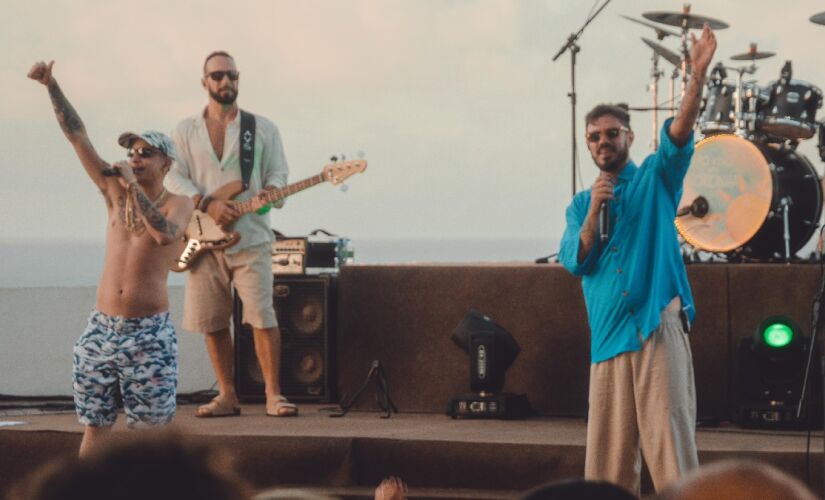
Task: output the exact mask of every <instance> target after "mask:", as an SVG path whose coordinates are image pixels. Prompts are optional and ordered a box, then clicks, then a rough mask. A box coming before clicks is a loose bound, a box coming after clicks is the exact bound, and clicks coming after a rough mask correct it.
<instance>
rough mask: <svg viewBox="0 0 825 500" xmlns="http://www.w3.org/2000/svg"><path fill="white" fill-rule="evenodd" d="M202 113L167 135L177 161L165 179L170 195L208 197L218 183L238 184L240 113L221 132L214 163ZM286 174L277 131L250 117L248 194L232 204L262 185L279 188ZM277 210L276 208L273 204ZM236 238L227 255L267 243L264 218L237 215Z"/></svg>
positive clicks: (269, 235)
mask: <svg viewBox="0 0 825 500" xmlns="http://www.w3.org/2000/svg"><path fill="white" fill-rule="evenodd" d="M203 115H204V114H203V113H199V114H197V115H194V116H191V117H189V118H187V119H185V120H183V121H181V122H180V123H179V124H178V126H177V127H176V128H175V130H174V131H172V140H174V141H175V147H176V148H177V158H176V160H175V162H174V163H173V165H172V168H171V169H170V170H169V173H168V174H167V175H166V179H165V180H164V185H165V187H166V188H167V189H168V190H169V191H171V192H173V193H176V194H180V195H183V196H188V197H190V198H191V197H193V196H195V195H197V194H201V195H206V194H209V193H212V192H213V191H215V190H216V189H218V188H219V187H221V186H223V185H224V184H226V183H228V182H231V181H236V180H241V162H240V154H239V151H240V149H239V144H240V137H239V135H240V127H241V113H240V112H238V114H237V115H236V116H235V119H234V120H232V122H230V123H229V124H228V125H227V127H226V135H225V137H224V142H223V144H224V147H223V158H221V159H218V156H217V154H215V149H214V148H213V147H212V142H211V141H210V139H209V131H208V130H207V128H206V120H205V119H204V116H203ZM288 174H289V166H288V165H287V163H286V156H285V155H284V148H283V144H282V143H281V134H280V133H279V132H278V127H276V126H275V124H274V123H272V122H271V121H269V120H267V119H266V118H264V117H262V116H260V115H257V114H256V115H255V161H254V163H253V167H252V175H251V176H250V179H249V189H247V190H246V191H244V192H243V193H241V194H239V195H238V196H236V197H235V199H236V200H245V199H247V198H251V197H252V196H254V195H255V193H257V192H258V191H260V190H261V189H263V187H264V186H276V187H279V188H281V187H284V186H285V185H286V182H287V175H288ZM279 208H280V205H279ZM234 230H235V231H238V232H239V233H240V235H241V239H240V241H239V242H238V243H237V244H235V245H233V246H232V247H230V248H227V249H226V252H227V253H234V252H237V251H240V250H243V249H244V248H249V247H251V246H254V245H259V244H261V243H265V242H272V229H271V228H270V224H269V213H266V214H263V215H260V214H257V213H254V212H253V213H249V214H245V215H242V216H241V217H240V218H239V219H238V220H237V221H235V224H234Z"/></svg>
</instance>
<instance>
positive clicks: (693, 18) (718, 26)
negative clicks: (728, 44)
mask: <svg viewBox="0 0 825 500" xmlns="http://www.w3.org/2000/svg"><path fill="white" fill-rule="evenodd" d="M642 17H644V18H645V19H650V20H651V21H653V22H656V23H661V24H667V25H670V26H678V27H680V28H681V27H682V25H683V24H685V25H686V26H687V27H688V28H692V29H697V30H698V29H702V28H703V27H704V26H705V23H708V26H710V28H711V29H714V30H722V29H725V28H727V27H728V23H726V22H723V21H719V20H718V19H713V18H710V17H707V16H698V15H696V14H685V13H683V12H645V13H644V14H642Z"/></svg>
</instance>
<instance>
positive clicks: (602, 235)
mask: <svg viewBox="0 0 825 500" xmlns="http://www.w3.org/2000/svg"><path fill="white" fill-rule="evenodd" d="M608 238H610V206H609V205H608V204H607V200H604V201H603V202H602V203H601V205H599V241H601V242H602V243H604V242H606V241H607V239H608Z"/></svg>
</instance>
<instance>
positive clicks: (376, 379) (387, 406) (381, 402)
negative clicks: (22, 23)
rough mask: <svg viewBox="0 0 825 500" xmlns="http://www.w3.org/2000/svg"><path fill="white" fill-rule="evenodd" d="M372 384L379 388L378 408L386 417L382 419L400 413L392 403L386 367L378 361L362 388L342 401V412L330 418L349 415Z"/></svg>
mask: <svg viewBox="0 0 825 500" xmlns="http://www.w3.org/2000/svg"><path fill="white" fill-rule="evenodd" d="M372 383H375V385H376V386H377V387H376V391H377V396H378V406H379V407H380V408H381V409H382V410H383V411H384V415H381V418H390V415H391V413H392V412H394V413H398V408H396V407H395V403H393V402H392V398H391V397H390V386H389V384H387V376H386V374H385V373H384V367H383V366H382V365H381V362H380V361H378V360H377V359H376V360H375V361H373V362H372V365H371V366H370V371H369V373H367V379H366V380H365V381H364V383H363V384H362V385H361V387H360V388H359V389H358V390H357V391H356V392H355V394H353V395H352V397H351V398H348V399H345V400H344V401H341V411H340V412H338V413H332V414H330V417H343V416H344V415H346V414H347V413H349V411H350V409H351V408H352V407H353V405H355V402H356V401H358V398H359V397H361V394H363V393H364V391H365V390H366V389H367V387H369V386H370V384H372Z"/></svg>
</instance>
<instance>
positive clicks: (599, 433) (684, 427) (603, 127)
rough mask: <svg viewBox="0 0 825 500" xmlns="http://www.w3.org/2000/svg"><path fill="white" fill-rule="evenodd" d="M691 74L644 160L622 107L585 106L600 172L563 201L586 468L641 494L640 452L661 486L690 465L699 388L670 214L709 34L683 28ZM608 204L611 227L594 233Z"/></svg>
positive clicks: (687, 151)
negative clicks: (582, 342) (633, 152)
mask: <svg viewBox="0 0 825 500" xmlns="http://www.w3.org/2000/svg"><path fill="white" fill-rule="evenodd" d="M691 38H692V42H693V45H692V48H691V56H690V57H691V63H692V73H691V76H690V82H689V84H688V87H687V89H686V92H685V95H684V97H683V98H682V103H681V107H680V109H679V113H678V114H677V116H676V118H675V119H672V120H668V121H667V122H666V123H665V124H664V127H663V128H662V131H661V144H660V146H659V149H658V151H657V152H656V153H655V154H653V155H650V156H648V157H647V158H646V159H645V160H644V162H642V164H641V166H637V165H636V164H635V163H634V162H633V161H632V160H630V159H629V157H628V151H629V149H630V145H631V144H632V143H633V131H632V130H631V129H630V117H629V115H628V114H627V110H626V108H621V107H617V106H611V105H604V104H603V105H599V106H596V107H595V108H594V109H593V110H592V111H591V112H590V113H588V115H587V117H586V119H585V122H586V127H587V133H586V137H587V144H588V148H589V149H590V154H591V155H592V157H593V161H594V162H595V163H596V166H597V167H598V168H599V169H600V170H601V172H600V174H599V177H598V178H597V179H596V181H595V182H594V183H593V186H592V187H591V189H590V190H588V191H583V192H580V193H578V194H577V195H576V196H575V197H574V199H573V201H572V202H571V203H570V206H568V208H567V214H566V216H567V228H566V229H565V233H564V236H563V238H562V242H561V251H560V260H561V262H562V264H563V265H564V266H565V268H567V269H568V270H569V271H570V272H571V273H573V274H575V275H577V276H582V289H583V291H584V298H585V302H586V304H587V313H588V320H589V323H590V329H591V362H592V364H591V368H590V396H589V414H588V425H587V452H586V458H585V478H587V479H600V480H607V481H611V482H614V483H616V484H619V485H620V486H623V487H625V488H627V489H628V490H629V491H631V492H633V493H636V494H637V495H638V493H639V483H640V480H639V479H640V472H641V455H640V450H641V453H643V454H644V458H645V460H646V462H647V465H648V469H649V470H650V473H651V477H652V479H653V483H654V486H655V487H656V489H657V490H661V489H662V488H664V487H665V486H667V485H668V484H669V483H671V482H673V481H675V480H676V479H678V478H679V477H680V476H681V475H682V474H684V473H685V472H686V471H687V470H689V469H691V468H694V467H696V466H697V465H698V458H697V453H696V440H695V434H696V392H695V388H694V383H693V362H692V359H691V354H690V344H689V342H688V339H687V335H686V331H687V325H688V324H689V322H690V321H692V320H693V317H694V308H693V297H692V295H691V293H690V286H689V284H688V281H687V274H686V272H685V267H684V264H683V262H682V259H681V254H680V252H679V243H678V240H677V238H676V229H675V227H674V224H673V220H674V218H675V216H676V208H677V206H678V204H679V199H680V198H681V196H682V184H683V180H684V177H685V174H686V173H687V169H688V166H689V165H690V160H691V157H692V155H693V124H694V122H695V121H696V117H697V115H698V113H699V103H700V100H701V95H702V87H703V83H704V77H705V73H706V71H707V68H708V66H709V64H710V61H711V59H712V58H713V54H714V52H715V50H716V39H715V37H714V34H713V32H712V31H711V30H710V28H709V27H708V26H707V25H705V28H704V30H703V32H702V36H701V38H700V39H698V40H697V39H696V37H695V36H693V35H691ZM603 203H604V204H606V205H607V215H608V219H609V223H608V224H607V225H606V226H607V227H608V228H609V232H605V236H606V240H604V241H603V240H602V238H600V229H599V212H600V207H601V206H602V204H603Z"/></svg>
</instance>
